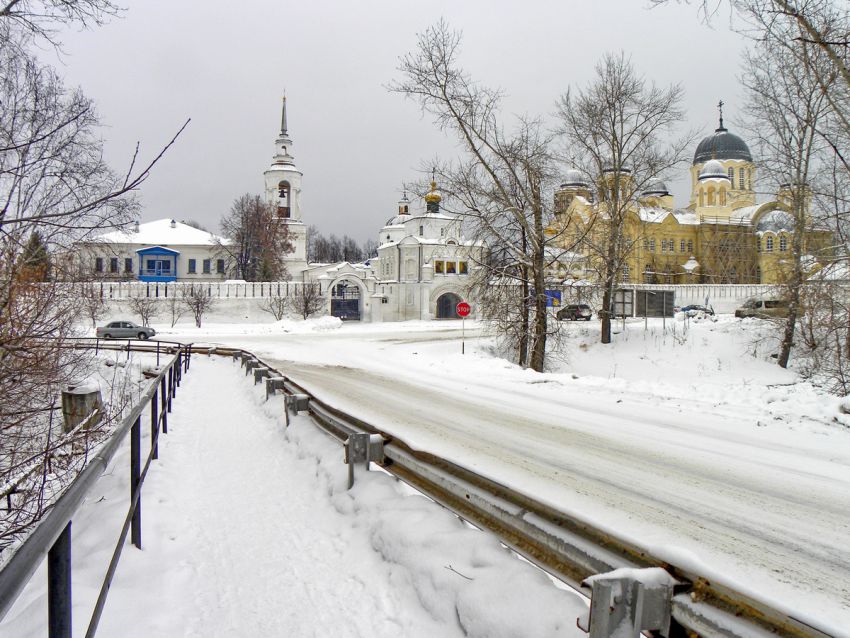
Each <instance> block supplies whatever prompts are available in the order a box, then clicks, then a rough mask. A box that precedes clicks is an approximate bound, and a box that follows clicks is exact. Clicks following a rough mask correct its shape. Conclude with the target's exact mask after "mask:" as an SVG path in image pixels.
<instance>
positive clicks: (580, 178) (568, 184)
mask: <svg viewBox="0 0 850 638" xmlns="http://www.w3.org/2000/svg"><path fill="white" fill-rule="evenodd" d="M589 186H590V185H589V184H588V183H587V180H586V179H584V175H582V174H581V171H577V170H576V169H574V168H571V169H570V170H568V171H567V172H566V174H565V175H564V181H563V182H562V183H561V188H589Z"/></svg>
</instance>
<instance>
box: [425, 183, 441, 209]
mask: <svg viewBox="0 0 850 638" xmlns="http://www.w3.org/2000/svg"><path fill="white" fill-rule="evenodd" d="M441 199H442V195H440V191H438V190H437V182H435V181H432V182H431V192H430V193H428V194H427V195H425V201H426V202H428V203H429V204H431V203H438V202H439V201H440V200H441Z"/></svg>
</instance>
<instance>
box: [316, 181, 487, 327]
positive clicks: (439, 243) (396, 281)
mask: <svg viewBox="0 0 850 638" xmlns="http://www.w3.org/2000/svg"><path fill="white" fill-rule="evenodd" d="M440 200H441V196H440V193H439V192H438V191H437V185H436V183H434V182H431V192H429V193H428V194H427V195H425V210H424V211H420V212H418V213H414V212H412V211H411V203H410V201H409V200H408V199H407V196H406V195H405V196H404V198H403V199H402V200H401V201H400V202H399V204H398V214H397V215H394V216H393V217H391V218H390V219H389V220H387V223H386V224H385V225H384V227H383V228H381V231H380V234H379V236H378V241H379V243H380V245H379V247H378V256H377V258H374V259H371V260H369V261H368V262H367V264H366V265H359V264H347V263H342V264H335V265H333V266H323V267H319V268H313V269H310V270H309V271H308V272H307V273H306V277H305V279H306V280H309V281H319V282H320V283H321V284H322V290H323V292H325V294H326V295H327V296H328V302H329V305H328V312H329V314H331V315H333V316H337V317H341V318H344V319H361V320H364V321H405V320H410V319H453V318H457V316H458V315H457V312H456V306H457V304H458V303H459V302H460V301H464V300H467V298H468V296H469V288H470V284H471V280H472V275H473V273H474V272H475V270H476V268H477V267H478V266H477V265H478V264H479V263H480V262H481V260H482V259H483V258H484V255H485V250H486V249H485V247H484V245H483V244H482V243H480V242H473V241H470V240H467V239H465V238H464V237H463V234H462V225H461V218H460V217H459V216H457V215H448V214H445V213H443V212H441V211H440ZM474 308H475V305H474V304H473V309H474Z"/></svg>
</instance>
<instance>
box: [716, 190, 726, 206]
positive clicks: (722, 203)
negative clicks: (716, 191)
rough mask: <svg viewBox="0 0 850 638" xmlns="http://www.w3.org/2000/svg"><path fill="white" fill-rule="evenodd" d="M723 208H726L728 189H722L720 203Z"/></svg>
mask: <svg viewBox="0 0 850 638" xmlns="http://www.w3.org/2000/svg"><path fill="white" fill-rule="evenodd" d="M718 204H720V205H721V206H726V189H725V188H721V189H720V201H719V202H718Z"/></svg>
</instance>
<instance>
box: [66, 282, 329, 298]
mask: <svg viewBox="0 0 850 638" xmlns="http://www.w3.org/2000/svg"><path fill="white" fill-rule="evenodd" d="M66 285H69V286H75V287H76V288H77V289H78V290H80V291H82V290H86V289H88V290H95V291H97V294H98V295H99V296H100V297H101V298H102V299H107V300H109V299H114V300H122V299H135V298H139V297H147V298H153V299H158V298H162V299H168V298H171V297H178V298H182V297H184V296H185V295H186V293H187V292H188V291H189V290H191V289H193V288H194V289H195V290H198V289H200V290H203V291H206V292H207V293H208V294H209V295H210V296H211V297H213V298H214V299H264V298H267V297H289V296H290V295H294V294H297V291H298V290H299V289H302V288H304V287H305V286H315V285H317V284H312V283H304V282H300V281H254V282H239V283H232V282H218V281H198V282H188V281H187V282H183V281H175V282H144V281H109V280H104V281H87V282H78V283H73V284H66Z"/></svg>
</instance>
